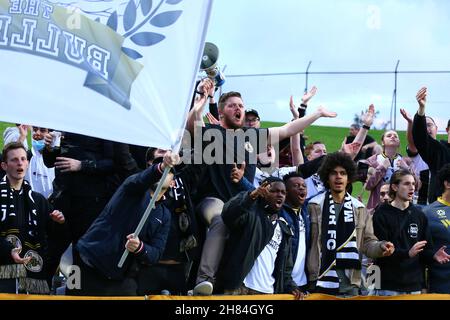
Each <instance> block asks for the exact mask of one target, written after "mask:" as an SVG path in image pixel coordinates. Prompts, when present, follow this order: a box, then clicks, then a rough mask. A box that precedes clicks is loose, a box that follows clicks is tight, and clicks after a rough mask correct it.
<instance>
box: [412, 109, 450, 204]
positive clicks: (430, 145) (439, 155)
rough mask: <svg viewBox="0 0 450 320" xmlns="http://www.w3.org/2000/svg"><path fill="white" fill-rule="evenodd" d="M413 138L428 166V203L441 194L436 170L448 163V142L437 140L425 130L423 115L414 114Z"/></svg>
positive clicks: (449, 150)
mask: <svg viewBox="0 0 450 320" xmlns="http://www.w3.org/2000/svg"><path fill="white" fill-rule="evenodd" d="M412 132H413V139H414V144H415V145H416V148H417V150H418V151H419V154H420V156H421V157H422V159H423V161H425V162H426V164H428V167H429V168H430V173H431V178H430V185H429V187H428V203H430V204H431V203H433V202H434V201H436V199H437V197H439V196H440V195H441V194H442V191H443V190H440V187H439V182H438V181H437V177H436V175H437V172H438V171H439V170H440V169H441V168H442V167H443V166H444V165H445V164H447V163H450V144H449V143H448V142H447V141H444V140H442V141H437V140H435V139H433V138H432V137H431V136H430V135H429V134H428V132H427V122H426V117H425V116H419V115H418V114H417V113H416V115H415V116H414V122H413V128H412Z"/></svg>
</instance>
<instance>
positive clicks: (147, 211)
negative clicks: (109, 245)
mask: <svg viewBox="0 0 450 320" xmlns="http://www.w3.org/2000/svg"><path fill="white" fill-rule="evenodd" d="M169 171H170V167H168V166H167V167H165V168H164V172H163V174H162V177H161V179H160V180H159V182H158V186H157V187H156V190H155V193H154V194H153V197H152V199H151V201H150V204H149V205H148V206H147V209H145V212H144V215H143V216H142V218H141V221H139V224H138V226H137V228H136V230H135V231H134V235H135V236H138V235H139V233H141V231H142V228H143V227H144V224H145V222H146V221H147V218H148V216H149V215H150V212H152V210H153V209H154V207H155V202H156V199H158V196H159V193H160V192H161V189H162V186H163V183H164V181H165V180H166V177H167V175H168V174H169ZM128 253H129V251H128V250H127V249H125V251H124V252H123V254H122V257H121V258H120V261H119V264H118V265H117V266H118V267H119V268H122V266H123V264H124V263H125V260H126V258H127V257H128Z"/></svg>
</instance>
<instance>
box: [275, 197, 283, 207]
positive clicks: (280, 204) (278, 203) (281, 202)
mask: <svg viewBox="0 0 450 320" xmlns="http://www.w3.org/2000/svg"><path fill="white" fill-rule="evenodd" d="M275 203H276V205H277V206H278V207H281V206H282V205H283V200H282V199H278V200H277V201H275Z"/></svg>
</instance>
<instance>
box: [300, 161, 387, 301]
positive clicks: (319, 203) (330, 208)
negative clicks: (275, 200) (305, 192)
mask: <svg viewBox="0 0 450 320" xmlns="http://www.w3.org/2000/svg"><path fill="white" fill-rule="evenodd" d="M318 173H319V176H320V179H321V180H322V182H323V183H324V185H325V187H326V192H324V193H322V194H320V195H317V196H316V197H314V198H312V199H311V200H310V202H309V204H308V212H309V214H310V218H311V249H310V250H309V254H308V259H307V267H308V272H309V281H310V283H312V284H313V285H312V286H311V290H312V291H314V292H320V293H326V294H332V295H340V296H354V295H358V293H359V288H360V286H361V257H362V254H365V255H366V256H368V257H370V258H377V257H382V256H389V255H391V254H392V253H393V251H394V246H393V244H392V243H390V242H386V241H379V240H378V239H377V238H376V237H375V235H374V233H373V226H372V217H371V215H369V214H368V213H367V211H366V208H365V207H364V205H363V204H362V203H361V202H360V201H358V200H357V199H355V198H353V197H352V196H351V195H350V194H349V193H348V192H347V187H348V186H349V185H350V184H351V183H352V181H353V180H354V179H355V176H356V166H355V163H354V162H353V160H352V159H351V158H350V157H349V156H348V155H347V154H345V153H341V152H336V153H332V154H328V155H327V156H326V158H325V159H324V161H323V163H322V165H321V167H320V169H319V172H318Z"/></svg>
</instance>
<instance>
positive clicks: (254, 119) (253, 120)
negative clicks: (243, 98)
mask: <svg viewBox="0 0 450 320" xmlns="http://www.w3.org/2000/svg"><path fill="white" fill-rule="evenodd" d="M245 121H247V122H250V123H252V122H257V121H259V118H253V119H248V118H247V119H245Z"/></svg>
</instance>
